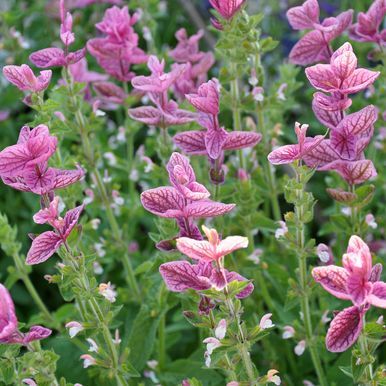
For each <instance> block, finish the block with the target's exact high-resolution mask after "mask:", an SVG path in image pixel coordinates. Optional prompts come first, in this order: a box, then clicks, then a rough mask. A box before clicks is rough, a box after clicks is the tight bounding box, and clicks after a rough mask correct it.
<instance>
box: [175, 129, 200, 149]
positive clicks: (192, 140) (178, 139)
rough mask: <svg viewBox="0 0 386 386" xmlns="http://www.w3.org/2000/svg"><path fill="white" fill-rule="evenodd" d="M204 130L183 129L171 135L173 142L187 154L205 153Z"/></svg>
mask: <svg viewBox="0 0 386 386" xmlns="http://www.w3.org/2000/svg"><path fill="white" fill-rule="evenodd" d="M205 133H206V132H205V131H185V132H183V133H178V134H176V135H175V136H174V137H173V142H174V143H175V144H176V145H177V146H178V147H179V148H180V149H182V150H183V151H184V152H185V153H187V154H196V155H205V154H206V146H205Z"/></svg>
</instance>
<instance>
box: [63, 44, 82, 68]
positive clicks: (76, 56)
mask: <svg viewBox="0 0 386 386" xmlns="http://www.w3.org/2000/svg"><path fill="white" fill-rule="evenodd" d="M85 56H86V48H81V49H80V50H77V51H75V52H70V53H69V54H68V55H67V57H66V58H65V59H66V64H67V65H69V64H75V63H78V62H79V61H80V60H82V59H83V58H84V57H85Z"/></svg>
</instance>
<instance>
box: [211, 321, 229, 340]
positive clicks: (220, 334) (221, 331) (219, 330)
mask: <svg viewBox="0 0 386 386" xmlns="http://www.w3.org/2000/svg"><path fill="white" fill-rule="evenodd" d="M226 332H227V321H226V320H225V319H221V320H220V321H219V323H218V325H217V327H216V329H215V331H214V335H215V337H216V338H217V339H220V340H221V339H224V337H225V334H226Z"/></svg>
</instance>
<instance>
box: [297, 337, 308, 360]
mask: <svg viewBox="0 0 386 386" xmlns="http://www.w3.org/2000/svg"><path fill="white" fill-rule="evenodd" d="M305 349H306V341H305V340H301V341H300V342H299V343H298V344H297V345H296V346H295V349H294V352H295V354H296V355H297V356H299V357H300V356H301V355H303V354H304V351H305Z"/></svg>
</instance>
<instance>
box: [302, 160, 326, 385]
mask: <svg viewBox="0 0 386 386" xmlns="http://www.w3.org/2000/svg"><path fill="white" fill-rule="evenodd" d="M295 173H296V182H297V183H298V184H302V181H301V178H300V174H299V171H298V169H297V167H295ZM303 192H304V185H303V184H302V187H301V189H297V190H296V198H297V199H296V204H295V221H296V243H297V255H298V264H299V281H300V290H301V296H300V297H301V298H300V304H301V310H302V313H303V323H304V329H305V333H306V342H307V347H308V349H309V350H310V354H311V359H312V362H313V365H314V368H315V371H316V374H317V376H318V380H319V383H320V386H328V383H327V380H326V377H325V374H324V370H323V367H322V362H321V360H320V357H319V353H318V350H317V348H316V346H315V341H314V334H313V328H312V320H311V310H310V299H309V292H308V280H307V260H306V259H307V254H306V251H305V226H304V220H303V217H304V207H303V202H304V196H303Z"/></svg>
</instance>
